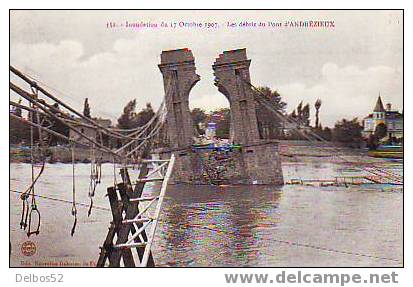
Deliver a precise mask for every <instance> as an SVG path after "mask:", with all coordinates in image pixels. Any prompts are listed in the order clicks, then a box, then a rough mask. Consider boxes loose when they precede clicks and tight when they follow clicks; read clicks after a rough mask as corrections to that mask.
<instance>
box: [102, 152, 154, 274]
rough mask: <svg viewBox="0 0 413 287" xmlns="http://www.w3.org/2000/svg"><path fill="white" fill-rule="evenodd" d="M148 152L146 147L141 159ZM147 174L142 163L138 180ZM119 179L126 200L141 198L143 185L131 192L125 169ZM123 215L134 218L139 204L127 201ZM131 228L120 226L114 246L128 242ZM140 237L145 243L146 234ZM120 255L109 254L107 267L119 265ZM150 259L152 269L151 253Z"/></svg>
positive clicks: (146, 169) (131, 226)
mask: <svg viewBox="0 0 413 287" xmlns="http://www.w3.org/2000/svg"><path fill="white" fill-rule="evenodd" d="M149 151H150V147H149V146H147V147H146V148H145V150H144V152H143V155H142V156H143V157H146V156H148V155H149ZM148 172H149V168H148V166H147V164H146V163H143V164H142V165H141V166H140V170H139V178H142V177H145V176H146V175H147V174H148ZM121 177H122V179H123V184H124V187H125V192H126V196H127V198H133V197H141V195H142V192H143V189H144V187H145V183H137V184H136V185H135V188H134V190H132V185H131V180H130V177H129V174H128V172H127V169H121ZM119 190H120V189H119ZM122 192H123V191H122ZM125 213H126V216H125V219H133V218H135V216H136V215H137V214H138V213H139V203H138V202H129V200H128V204H127V206H126V210H125ZM132 228H133V224H123V225H121V227H120V230H119V233H118V238H117V240H116V244H122V243H125V242H126V241H127V240H128V236H129V233H130V231H131V230H132ZM142 237H143V238H144V240H145V241H146V240H147V237H146V234H142ZM138 248H139V247H138ZM139 253H140V251H139V249H138V254H139ZM121 255H122V250H119V249H116V250H113V251H112V252H111V254H110V255H109V262H110V265H109V266H111V265H113V266H116V265H119V264H120V259H121ZM150 259H151V264H152V265H151V266H150V267H153V266H154V265H155V264H154V261H153V257H152V253H151V254H150ZM148 266H149V261H148Z"/></svg>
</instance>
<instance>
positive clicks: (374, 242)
mask: <svg viewBox="0 0 413 287" xmlns="http://www.w3.org/2000/svg"><path fill="white" fill-rule="evenodd" d="M380 161H381V162H380V163H381V164H384V165H386V166H391V168H392V169H393V171H395V172H398V173H401V172H402V164H401V163H393V162H386V161H384V160H380ZM71 168H72V166H71V165H68V164H49V165H47V166H46V169H45V172H44V174H43V175H42V177H41V178H40V179H39V182H38V184H37V185H36V193H37V194H39V195H42V196H47V197H51V198H58V199H63V200H67V201H71V200H72V184H71V182H72V177H71ZM89 169H90V167H89V165H87V164H76V191H77V192H76V200H77V202H80V203H85V206H78V224H77V228H76V232H75V234H74V236H73V237H72V236H70V230H71V227H72V224H73V217H72V215H71V204H70V203H64V202H57V201H53V200H50V199H44V198H38V199H37V203H38V207H39V210H40V212H41V218H42V221H41V230H40V234H39V235H38V236H31V237H30V238H29V239H28V238H27V236H26V234H25V232H24V231H22V230H21V229H20V226H19V222H20V216H21V200H20V199H19V194H17V193H16V192H15V191H22V190H24V189H25V187H27V185H28V184H29V182H30V165H28V164H20V163H19V164H18V163H13V164H11V168H10V171H11V178H10V189H11V191H10V233H11V236H10V237H11V239H10V241H11V244H12V254H11V257H10V264H11V266H92V265H94V264H95V262H96V260H97V258H98V256H99V246H101V245H102V243H103V241H104V238H105V236H106V233H107V230H108V226H109V222H110V220H111V213H110V211H109V203H108V199H107V198H106V197H105V196H104V195H105V193H106V187H107V186H109V185H113V166H112V165H111V164H104V165H103V178H102V183H101V184H100V185H99V186H98V188H97V192H96V197H95V200H94V201H95V206H97V207H99V208H102V209H94V210H93V212H92V214H91V216H90V217H88V216H87V210H88V207H87V205H88V204H89V199H88V196H87V192H88V182H89ZM283 172H284V179H285V181H288V180H290V179H293V178H313V179H314V178H326V179H328V178H332V177H334V176H337V175H342V174H343V172H345V173H347V174H353V175H354V174H358V172H357V171H356V170H354V168H352V167H349V166H344V165H343V164H339V163H335V162H330V161H328V160H324V159H320V158H313V159H309V160H303V161H285V162H283ZM158 191H159V188H157V187H156V186H152V187H149V188H147V189H146V190H145V191H144V194H147V195H150V194H155V193H157V192H158ZM27 240H30V241H32V242H34V243H35V245H36V253H35V254H34V255H33V256H24V255H23V254H22V252H21V245H22V243H23V242H25V241H27ZM153 254H154V259H155V262H156V264H157V265H158V266H211V267H212V266H215V267H218V266H233V267H236V266H283V267H286V266H295V267H300V266H313V267H314V266H337V267H338V266H371V267H373V266H374V267H376V266H402V260H403V192H402V190H401V189H395V188H393V187H391V186H389V185H379V184H368V185H362V186H353V187H347V188H346V187H319V186H306V185H284V186H281V187H270V186H248V187H245V186H244V187H216V186H189V185H170V186H169V187H168V189H167V194H166V198H165V200H164V205H163V211H162V216H161V220H160V222H159V225H158V229H157V232H156V238H155V243H154V246H153Z"/></svg>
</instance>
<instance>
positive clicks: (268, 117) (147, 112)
mask: <svg viewBox="0 0 413 287" xmlns="http://www.w3.org/2000/svg"><path fill="white" fill-rule="evenodd" d="M258 89H259V91H260V93H261V94H262V95H263V96H264V97H266V99H267V100H268V101H270V102H271V104H272V106H273V107H274V108H275V109H276V110H277V111H278V112H279V113H281V114H283V115H284V117H285V118H286V119H287V120H288V121H289V122H290V123H293V124H290V126H286V124H285V123H283V121H281V120H280V119H279V118H278V117H277V116H276V115H274V113H273V112H272V111H269V110H268V109H267V108H266V107H264V106H262V105H260V104H257V106H256V114H257V122H258V130H259V133H260V136H261V138H264V139H291V140H304V139H305V138H303V136H302V135H300V134H299V133H296V132H294V130H295V129H297V128H300V129H301V130H302V131H303V132H304V133H305V132H309V131H310V130H311V131H312V132H315V133H317V134H318V135H319V136H320V137H322V138H324V139H325V140H327V141H337V142H343V143H349V144H352V143H356V144H357V143H360V142H361V141H362V140H363V138H362V134H361V132H362V130H363V127H362V126H361V125H360V123H359V121H358V119H357V118H353V119H351V120H348V119H342V120H340V121H338V122H336V124H335V125H334V127H333V128H332V129H330V128H329V127H324V128H323V127H322V124H321V121H320V110H321V107H322V101H321V100H320V99H317V100H316V101H315V102H314V108H315V124H314V125H313V126H312V125H311V121H310V115H311V105H310V103H305V104H304V103H303V101H301V102H300V103H299V104H298V105H297V107H296V108H295V109H293V111H292V112H291V113H289V114H288V113H287V112H286V108H287V103H286V102H285V101H284V100H283V99H282V96H281V95H280V93H279V92H278V91H276V90H272V89H271V88H269V87H259V88H258ZM91 110H92V108H91V106H90V103H89V100H88V99H87V98H86V99H85V100H84V106H83V115H84V116H85V117H88V118H92V115H91ZM51 111H52V112H54V113H55V114H58V113H61V111H60V109H59V106H58V105H57V104H55V105H54V106H53V109H52V110H51ZM11 113H13V114H14V115H16V116H18V117H23V115H22V111H21V109H20V108H13V110H12V111H11ZM154 115H155V112H154V110H153V108H152V105H151V103H147V104H146V105H145V107H143V108H141V109H140V110H138V107H137V102H136V99H133V100H131V101H129V102H128V103H127V104H126V105H125V107H124V108H123V111H122V113H121V115H120V116H119V118H118V119H117V122H116V124H115V126H116V127H117V128H120V129H133V128H137V127H140V126H143V125H145V124H146V123H147V122H148V121H149V120H150V119H151V118H152V117H153V116H154ZM29 117H32V115H31V113H28V115H27V118H29ZM191 117H192V120H193V123H194V128H195V129H196V131H197V133H198V134H199V135H203V134H204V133H205V128H206V126H207V124H208V122H215V123H216V136H217V137H218V138H229V137H230V127H231V112H230V109H229V108H220V109H216V110H213V111H208V112H207V111H205V110H203V109H200V108H194V109H192V111H191ZM79 120H80V119H79ZM32 121H34V122H36V117H34V116H33V117H32ZM48 122H49V127H50V129H52V130H54V131H56V132H59V133H61V134H63V135H65V136H67V137H68V136H69V128H67V127H66V126H65V125H64V124H62V123H60V122H59V121H56V120H48ZM33 130H34V133H37V129H33ZM379 133H380V131H379ZM379 135H380V134H376V135H375V138H372V139H371V140H370V142H371V145H372V144H373V143H374V140H376V139H377V138H379ZM37 137H38V136H37V134H34V138H35V139H36V138H37ZM376 142H377V140H376ZM10 143H11V144H29V143H30V129H28V128H27V124H25V123H22V122H21V121H19V120H16V119H14V118H12V117H10ZM56 144H63V142H62V140H61V139H58V138H54V139H53V140H52V141H51V142H50V145H56Z"/></svg>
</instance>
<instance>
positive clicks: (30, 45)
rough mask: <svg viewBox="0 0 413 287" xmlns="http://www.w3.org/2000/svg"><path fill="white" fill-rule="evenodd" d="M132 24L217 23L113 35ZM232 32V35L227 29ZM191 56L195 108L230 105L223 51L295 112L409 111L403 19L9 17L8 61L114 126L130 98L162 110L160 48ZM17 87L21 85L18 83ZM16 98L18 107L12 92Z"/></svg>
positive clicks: (136, 14) (163, 14)
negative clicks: (378, 105)
mask: <svg viewBox="0 0 413 287" xmlns="http://www.w3.org/2000/svg"><path fill="white" fill-rule="evenodd" d="M126 21H128V22H129V23H140V22H144V23H152V24H154V23H157V24H158V25H159V24H160V23H161V22H164V23H171V22H176V23H178V25H179V23H180V22H182V23H187V24H192V23H206V22H207V23H218V27H214V28H209V29H206V28H196V27H182V28H179V27H178V28H175V29H173V28H169V27H167V28H161V27H158V28H125V27H117V28H108V26H107V24H108V22H112V23H116V24H117V25H120V24H124V25H125V24H126ZM268 21H271V22H279V23H285V22H288V21H334V27H329V28H292V27H284V26H282V27H278V28H273V27H269V26H268V25H266V26H265V27H239V26H238V24H239V23H240V22H249V23H251V22H256V23H258V22H263V23H266V24H268ZM228 22H230V23H235V24H236V25H235V27H233V28H229V27H227V23H228ZM179 48H189V49H191V50H192V52H193V54H194V57H195V65H196V68H197V74H199V75H200V76H201V81H200V82H199V83H198V84H197V85H196V86H195V87H194V88H193V89H192V91H191V94H190V98H189V104H190V107H191V108H195V107H198V108H202V109H205V110H213V109H216V108H220V107H228V106H229V103H228V101H227V100H226V98H225V96H224V95H222V94H220V93H219V92H218V90H217V88H216V87H215V86H214V84H213V83H214V77H213V71H212V68H211V65H212V64H213V62H214V60H215V58H216V57H218V55H219V54H220V53H222V51H225V50H231V49H238V48H246V49H247V55H248V57H249V59H251V66H250V75H251V82H252V83H253V85H254V86H268V87H270V88H271V89H273V90H277V91H278V92H279V93H280V94H281V96H282V98H283V100H284V101H285V102H287V111H288V112H291V111H292V110H293V109H294V108H295V107H296V106H297V105H298V103H299V102H300V101H303V102H304V103H307V102H308V103H310V105H311V120H312V124H313V123H314V113H315V110H314V103H315V101H316V99H317V98H320V99H321V100H322V106H321V109H320V120H321V123H322V124H323V126H333V125H334V123H335V122H336V121H338V120H340V119H342V118H348V119H351V118H353V117H358V118H363V117H365V116H367V115H368V114H369V113H371V112H372V110H373V108H374V105H375V102H376V100H377V97H378V95H379V94H380V95H381V97H382V99H383V102H384V103H388V102H391V103H392V106H393V109H398V110H399V111H402V109H403V15H402V12H401V11H314V10H310V11H289V10H282V11H281V10H275V11H216V10H214V11H176V10H174V11H50V10H49V11H11V18H10V63H11V65H13V66H15V67H16V68H18V69H19V70H21V71H23V72H24V73H26V74H29V75H30V76H32V77H34V78H35V79H37V80H38V82H39V83H44V84H45V87H47V88H48V89H49V90H50V91H51V92H53V93H54V94H55V95H57V96H58V97H59V98H61V99H62V100H63V101H65V102H67V103H68V104H70V105H72V106H73V107H74V108H76V109H78V110H80V111H81V110H82V107H83V101H84V98H86V97H87V98H88V99H89V103H90V106H91V112H92V116H96V117H104V118H110V119H112V120H113V121H115V119H116V118H118V117H119V116H120V114H121V112H122V109H123V107H124V106H125V105H126V104H127V103H128V102H129V101H130V100H132V99H136V100H137V106H138V108H139V109H140V108H143V107H144V106H145V104H146V103H147V102H151V103H152V104H153V106H154V107H155V108H156V107H157V106H158V105H159V104H160V103H161V101H162V98H163V96H164V88H163V82H162V75H161V73H160V71H159V68H158V66H157V65H158V64H159V63H160V54H161V52H162V51H163V50H171V49H179ZM12 81H14V82H15V83H20V82H19V81H18V80H16V79H15V78H14V77H13V76H12ZM11 98H12V99H17V97H16V95H15V94H13V93H11Z"/></svg>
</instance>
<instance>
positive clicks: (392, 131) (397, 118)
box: [363, 96, 403, 138]
mask: <svg viewBox="0 0 413 287" xmlns="http://www.w3.org/2000/svg"><path fill="white" fill-rule="evenodd" d="M381 123H383V124H385V125H386V127H387V137H388V138H401V137H403V114H401V113H399V111H396V110H392V106H391V103H388V104H386V108H384V105H383V102H382V100H381V97H380V96H379V97H378V98H377V102H376V105H375V106H374V109H373V113H371V114H369V115H368V116H367V117H365V118H364V119H363V136H364V137H366V138H367V137H368V136H369V135H371V134H373V133H374V131H375V130H376V127H377V126H378V125H379V124H381Z"/></svg>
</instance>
